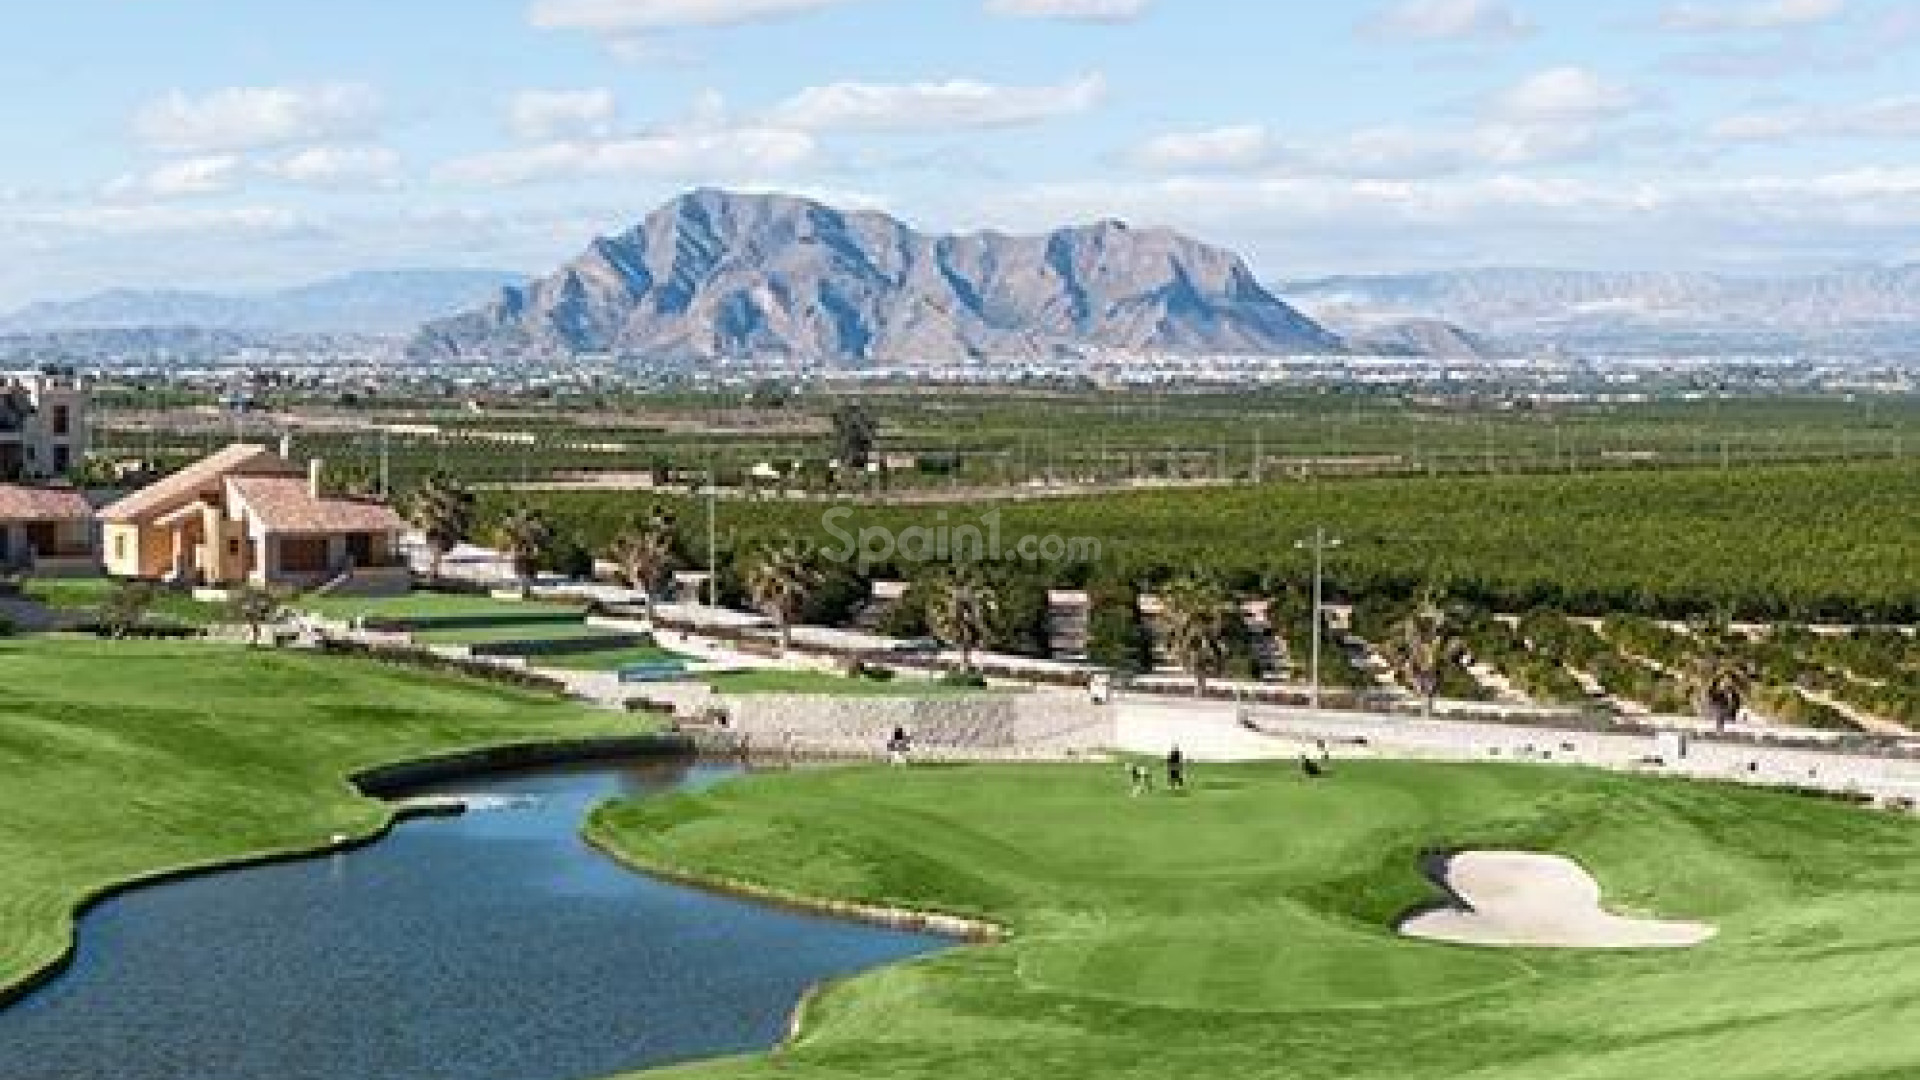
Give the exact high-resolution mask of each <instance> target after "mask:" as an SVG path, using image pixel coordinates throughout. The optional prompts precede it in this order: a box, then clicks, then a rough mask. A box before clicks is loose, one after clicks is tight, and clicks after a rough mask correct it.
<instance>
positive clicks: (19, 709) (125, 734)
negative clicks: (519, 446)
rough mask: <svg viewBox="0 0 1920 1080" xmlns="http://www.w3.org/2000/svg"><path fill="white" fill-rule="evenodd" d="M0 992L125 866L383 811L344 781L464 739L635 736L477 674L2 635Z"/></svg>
mask: <svg viewBox="0 0 1920 1080" xmlns="http://www.w3.org/2000/svg"><path fill="white" fill-rule="evenodd" d="M0 671H3V672H5V675H6V682H7V689H6V695H5V700H4V703H3V704H0V995H3V994H4V992H5V989H6V988H7V987H11V986H14V985H15V984H18V983H20V982H21V981H22V980H25V979H27V978H29V977H30V976H32V975H33V974H34V973H36V972H38V971H40V970H41V969H43V968H45V967H46V966H47V965H48V964H51V963H53V962H55V961H56V960H57V959H58V958H59V957H60V956H61V955H62V954H63V953H64V952H65V950H66V949H67V947H68V944H69V940H70V936H71V933H72V927H73V916H74V911H75V909H76V908H77V907H79V906H80V905H81V904H83V903H84V902H85V901H87V900H88V899H90V898H93V897H95V896H96V895H98V894H100V893H102V892H103V891H106V890H110V889H112V888H114V887H116V886H120V885H124V884H127V883H130V882H134V881H137V880H141V879H145V878H148V877H152V876H154V875H163V874H168V873H172V872H176V871H180V870H183V869H189V868H195V867H207V866H217V865H221V864H226V863H231V862H236V861H241V860H247V859H254V858H260V857H266V856H272V855H278V854H291V853H297V852H302V851H311V850H315V849H318V848H322V847H325V846H327V845H328V843H329V841H330V840H331V838H332V837H335V836H349V837H356V838H358V837H365V836H369V835H371V834H374V833H376V832H378V831H379V830H380V829H381V828H382V827H384V826H385V825H386V824H387V823H388V821H389V818H390V816H391V813H392V810H391V808H390V807H389V806H388V805H386V804H384V803H382V802H380V801H378V800H375V799H371V798H367V797H365V796H363V795H362V794H360V793H359V792H358V791H356V790H355V789H354V788H353V787H352V786H351V785H350V784H349V783H348V778H349V777H350V776H352V775H354V774H356V773H358V772H360V771H362V770H366V769H369V768H372V767H375V766H379V765H387V764H394V763H399V762H406V761H411V760H415V759H420V758H427V757H434V756H439V755H444V754H450V753H456V752H461V751H466V750H474V749H483V748H488V747H495V746H506V745H513V744H521V743H532V742H547V741H552V740H564V739H571V738H588V737H596V736H606V735H622V734H633V733H634V732H635V731H636V723H635V721H633V720H631V719H628V718H626V717H621V716H617V715H614V714H610V713H603V712H593V711H590V710H587V709H585V708H581V707H578V706H575V705H572V704H568V703H566V702H563V701H560V700H558V699H555V698H550V697H542V696H538V695H534V694H529V693H526V692H523V691H519V690H513V689H507V688H501V687H495V686H493V685H491V684H488V683H482V682H477V681H472V680H464V679H455V678H451V677H447V676H439V675H425V674H419V673H415V672H411V671H407V670H403V669H397V668H391V667H384V666H381V665H377V664H372V663H366V662H361V661H353V660H344V659H339V658H329V657H323V656H318V655H297V654H291V653H282V652H268V651H264V650H249V649H242V648H237V647H231V646H217V645H207V644H200V643H171V644H152V643H142V642H132V641H95V640H90V639H81V638H25V639H18V640H0Z"/></svg>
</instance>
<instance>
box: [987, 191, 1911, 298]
mask: <svg viewBox="0 0 1920 1080" xmlns="http://www.w3.org/2000/svg"><path fill="white" fill-rule="evenodd" d="M966 216H967V218H968V219H969V220H970V221H971V222H973V223H974V224H976V225H977V224H978V222H979V220H980V219H982V218H984V219H986V220H987V221H989V222H990V223H991V224H993V225H994V226H997V227H1000V228H1007V229H1016V230H1030V229H1037V228H1048V227H1053V226H1055V225H1058V223H1060V222H1061V221H1072V220H1092V219H1096V218H1105V217H1113V216H1120V217H1123V218H1125V219H1127V220H1130V221H1134V222H1136V223H1138V224H1140V225H1142V226H1164V227H1171V228H1177V229H1182V230H1185V231H1188V232H1191V233H1194V234H1196V235H1199V236H1202V237H1213V238H1217V239H1219V240H1222V241H1223V242H1227V243H1230V244H1232V245H1234V246H1235V247H1236V248H1237V249H1239V250H1242V251H1244V252H1246V253H1247V254H1248V255H1249V256H1250V257H1251V258H1252V259H1253V261H1254V262H1255V264H1256V265H1257V266H1259V267H1260V268H1261V269H1262V270H1263V271H1265V272H1267V273H1270V274H1274V275H1276V276H1277V275H1289V276H1292V275H1300V276H1304V275H1310V274H1315V273H1322V272H1341V271H1359V272H1367V271H1373V272H1378V271H1381V270H1383V269H1399V270H1406V269H1416V268H1420V267H1459V266H1462V265H1475V264H1481V265H1535V264H1537V263H1538V262H1539V261H1540V259H1541V251H1542V244H1543V243H1546V244H1550V245H1551V254H1552V257H1553V260H1554V261H1555V263H1556V264H1560V265H1572V266H1581V265H1592V266H1613V267H1636V268H1645V267H1647V266H1648V265H1652V264H1658V265H1664V266H1683V265H1694V266H1717V267H1723V268H1732V267H1758V268H1767V269H1777V268H1780V267H1782V266H1786V265H1790V264H1793V263H1797V262H1802V261H1810V262H1819V263H1830V262H1831V261H1832V260H1833V259H1835V258H1841V257H1844V258H1850V259H1860V258H1903V257H1907V256H1908V255H1910V253H1911V252H1912V251H1914V250H1916V249H1920V169H1870V170H1851V171H1840V172H1833V173H1821V174H1814V175H1808V176H1763V177H1751V178H1745V179H1738V180H1723V179H1714V178H1710V177H1703V178H1695V179H1687V178H1674V179H1669V180H1663V181H1626V180H1621V179H1619V178H1596V179H1592V180H1578V179H1564V178H1529V177H1518V176H1511V175H1499V176H1486V177H1464V176H1463V177H1455V178H1450V179H1445V180H1438V181H1393V180H1374V181H1360V182H1355V181H1352V180H1343V179H1334V178H1324V179H1313V178H1297V177H1207V178H1195V177H1182V178H1169V179H1163V180H1152V181H1142V182H1118V183H1099V182H1092V183H1065V184H1047V185H1040V186H1036V187H1027V188H1018V189H1013V190H1009V191H995V192H991V193H988V194H985V195H983V196H981V197H980V198H978V199H976V200H975V201H974V202H973V203H972V204H971V207H970V209H968V210H967V211H966ZM1650 252H1652V253H1656V254H1654V255H1650V254H1649V253H1650Z"/></svg>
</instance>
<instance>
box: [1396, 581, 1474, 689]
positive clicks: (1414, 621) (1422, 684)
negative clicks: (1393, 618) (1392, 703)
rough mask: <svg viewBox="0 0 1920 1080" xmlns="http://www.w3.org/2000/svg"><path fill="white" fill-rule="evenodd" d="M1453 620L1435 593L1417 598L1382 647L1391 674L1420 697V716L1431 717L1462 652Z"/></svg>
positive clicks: (1453, 617)
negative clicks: (1447, 675)
mask: <svg viewBox="0 0 1920 1080" xmlns="http://www.w3.org/2000/svg"><path fill="white" fill-rule="evenodd" d="M1455 623H1456V618H1455V615H1454V613H1453V612H1452V611H1451V610H1450V609H1449V608H1448V607H1447V605H1446V603H1445V601H1444V600H1443V599H1442V598H1441V596H1440V594H1439V593H1438V592H1436V591H1435V590H1432V589H1428V590H1427V591H1426V592H1424V593H1422V594H1421V595H1420V599H1419V601H1418V602H1417V603H1415V604H1414V606H1413V610H1412V611H1410V612H1408V613H1407V614H1406V616H1405V617H1404V618H1402V619H1401V620H1400V621H1399V622H1397V623H1395V624H1394V626H1393V631H1392V636H1391V637H1389V638H1388V639H1387V641H1386V643H1385V644H1384V645H1383V646H1382V647H1381V652H1382V653H1383V654H1384V655H1385V656H1386V658H1387V662H1388V663H1389V664H1391V665H1393V670H1394V674H1396V675H1398V676H1399V677H1400V681H1401V682H1403V683H1405V684H1406V686H1407V689H1409V690H1412V691H1413V692H1414V693H1415V694H1418V695H1419V696H1420V715H1421V716H1423V717H1426V718H1428V719H1431V718H1432V717H1433V706H1434V701H1435V699H1437V698H1438V697H1439V696H1440V683H1441V680H1442V679H1443V678H1444V677H1445V676H1446V671H1447V668H1448V667H1449V666H1450V665H1452V664H1454V663H1457V662H1458V661H1459V660H1460V658H1461V656H1462V655H1463V654H1464V652H1465V646H1464V645H1463V644H1462V643H1461V641H1460V638H1459V636H1458V634H1457V633H1456V626H1455Z"/></svg>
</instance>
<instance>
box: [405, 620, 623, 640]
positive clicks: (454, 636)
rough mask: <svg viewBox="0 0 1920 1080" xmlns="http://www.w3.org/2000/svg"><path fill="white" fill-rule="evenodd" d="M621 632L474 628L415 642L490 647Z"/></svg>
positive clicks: (557, 626) (581, 625) (427, 633)
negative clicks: (503, 643)
mask: <svg viewBox="0 0 1920 1080" xmlns="http://www.w3.org/2000/svg"><path fill="white" fill-rule="evenodd" d="M619 633H620V631H618V630H602V629H600V628H598V627H593V626H588V625H587V624H586V623H585V622H577V623H534V624H527V625H518V626H474V627H468V628H464V629H460V630H423V631H420V632H418V633H416V634H414V635H413V639H414V640H415V641H418V642H420V643H422V644H426V645H489V644H494V643H496V642H502V641H573V640H576V639H579V638H599V637H610V636H614V635H617V634H619Z"/></svg>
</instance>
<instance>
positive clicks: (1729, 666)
mask: <svg viewBox="0 0 1920 1080" xmlns="http://www.w3.org/2000/svg"><path fill="white" fill-rule="evenodd" d="M1694 637H1695V640H1696V641H1698V642H1699V644H1698V646H1697V647H1696V649H1695V650H1694V653H1693V656H1692V657H1691V658H1690V659H1689V661H1688V664H1687V679H1686V681H1687V689H1688V691H1689V692H1690V693H1691V695H1692V697H1693V707H1694V710H1695V711H1696V713H1698V715H1699V717H1700V719H1702V720H1704V721H1706V722H1707V723H1710V724H1712V725H1713V726H1714V730H1716V731H1725V730H1726V729H1727V728H1729V727H1731V726H1733V725H1734V724H1736V723H1738V722H1739V720H1740V713H1741V711H1742V710H1744V709H1745V708H1746V704H1747V699H1748V698H1750V697H1752V696H1753V688H1754V683H1755V682H1756V681H1757V680H1758V673H1757V672H1756V671H1755V670H1754V666H1753V663H1752V661H1750V660H1748V659H1747V658H1746V657H1745V656H1744V655H1743V654H1742V651H1741V649H1740V645H1739V641H1738V640H1737V639H1736V638H1735V636H1734V634H1733V632H1732V630H1731V629H1730V628H1729V627H1728V626H1727V624H1726V623H1725V622H1724V621H1719V622H1714V623H1710V624H1707V625H1703V626H1698V627H1695V629H1694Z"/></svg>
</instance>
